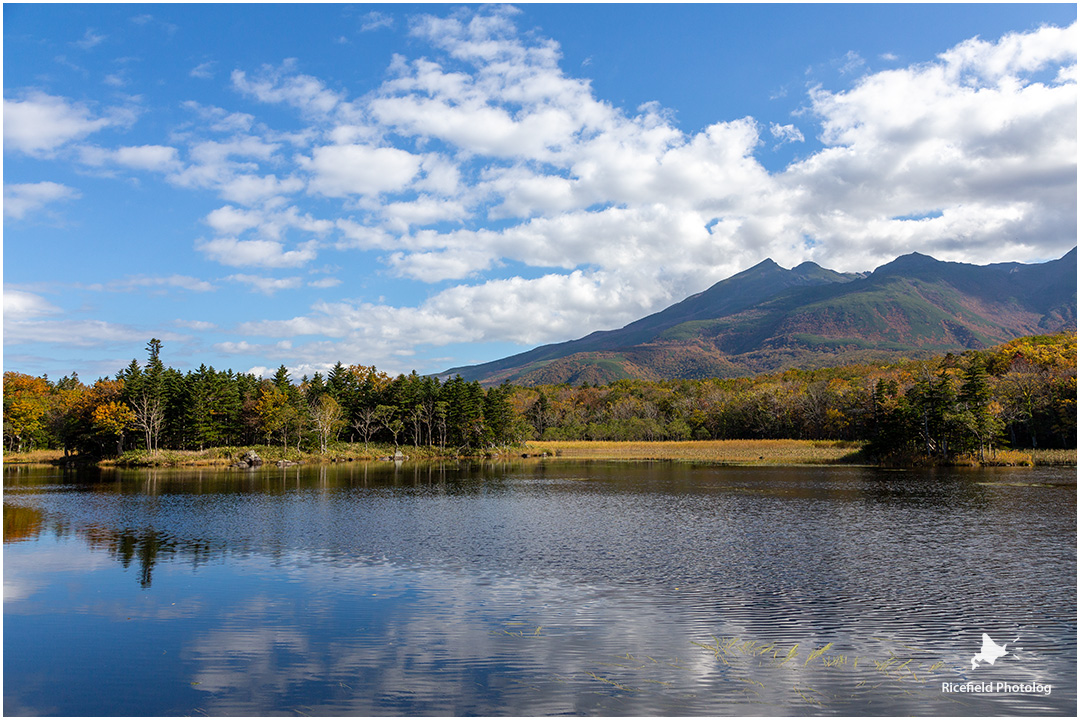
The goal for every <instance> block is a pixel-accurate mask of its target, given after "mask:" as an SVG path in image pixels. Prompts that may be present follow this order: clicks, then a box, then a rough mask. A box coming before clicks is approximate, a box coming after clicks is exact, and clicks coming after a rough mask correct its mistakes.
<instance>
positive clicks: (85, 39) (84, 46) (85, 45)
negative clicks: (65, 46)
mask: <svg viewBox="0 0 1080 720" xmlns="http://www.w3.org/2000/svg"><path fill="white" fill-rule="evenodd" d="M106 37H107V36H105V35H99V34H98V33H96V32H94V29H93V28H87V29H86V32H85V33H83V36H82V39H81V40H76V41H75V42H74V43H72V44H73V45H75V47H77V48H79V49H81V50H89V49H91V48H94V47H97V46H98V45H100V44H101V43H103V42H105V38H106Z"/></svg>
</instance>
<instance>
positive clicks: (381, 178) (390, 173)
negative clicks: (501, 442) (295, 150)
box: [301, 145, 423, 197]
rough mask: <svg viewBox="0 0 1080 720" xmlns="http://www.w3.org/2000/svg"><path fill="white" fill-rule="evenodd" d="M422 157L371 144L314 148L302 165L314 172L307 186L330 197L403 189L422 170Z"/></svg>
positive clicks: (374, 193)
mask: <svg viewBox="0 0 1080 720" xmlns="http://www.w3.org/2000/svg"><path fill="white" fill-rule="evenodd" d="M422 162H423V159H422V158H421V157H419V156H417V155H414V154H412V153H410V152H408V151H406V150H399V149H398V148H393V147H372V146H369V145H330V146H324V147H319V148H315V150H314V151H313V153H312V156H311V158H310V159H309V158H303V159H302V160H301V167H302V168H304V169H305V170H307V171H308V172H309V173H310V174H311V180H310V181H309V183H308V187H309V188H310V189H311V191H312V192H316V193H318V194H320V195H326V196H328V197H347V196H350V195H379V194H381V193H385V192H392V191H397V190H403V189H405V187H407V186H408V184H409V182H410V181H411V180H412V179H413V178H414V177H416V174H417V173H418V172H420V166H421V163H422Z"/></svg>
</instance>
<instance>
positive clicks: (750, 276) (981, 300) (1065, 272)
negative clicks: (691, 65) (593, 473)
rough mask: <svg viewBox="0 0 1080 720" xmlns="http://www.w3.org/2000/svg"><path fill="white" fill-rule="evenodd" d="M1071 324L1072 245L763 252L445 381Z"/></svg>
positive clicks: (805, 356)
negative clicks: (634, 314) (1026, 252)
mask: <svg viewBox="0 0 1080 720" xmlns="http://www.w3.org/2000/svg"><path fill="white" fill-rule="evenodd" d="M1075 327H1076V250H1075V249H1074V250H1072V251H1071V252H1070V253H1068V254H1067V255H1065V256H1064V257H1063V258H1061V259H1059V260H1055V261H1052V262H1048V263H1043V264H1037V265H1022V264H1020V263H1000V264H996V265H986V266H977V265H968V264H964V263H950V262H940V261H938V260H935V259H933V258H931V257H927V256H925V255H920V254H918V253H913V254H911V255H905V256H903V257H901V258H898V259H897V260H895V261H893V262H891V263H889V264H887V265H884V266H882V267H880V268H878V269H877V270H875V271H874V272H873V273H869V274H862V275H859V274H841V273H836V272H833V271H831V270H826V269H824V268H821V267H819V266H817V265H814V264H813V263H804V264H802V265H800V266H798V267H797V268H794V269H792V270H785V269H783V268H781V267H780V266H779V265H777V264H776V263H774V262H772V261H771V260H766V261H764V262H762V263H760V264H758V265H756V266H754V267H753V268H750V269H749V270H746V271H744V272H742V273H739V274H738V275H734V276H732V277H731V278H728V279H727V280H723V281H721V282H719V283H717V284H716V285H714V286H713V287H711V288H709V289H708V290H706V291H705V292H702V293H698V294H697V295H693V296H691V297H689V298H687V299H686V300H683V301H682V302H680V303H676V304H675V305H672V306H671V307H669V308H667V309H666V310H663V311H661V312H659V313H656V314H654V315H650V316H648V317H646V318H643V319H641V320H638V321H636V322H633V323H631V324H629V325H627V326H626V327H624V328H622V329H619V330H610V331H602V332H595V333H592V334H591V335H588V336H586V337H584V338H581V339H579V340H573V341H569V342H564V343H558V344H553V345H544V346H542V347H538V348H535V349H534V350H530V351H528V352H525V353H520V354H518V355H514V356H511V357H508V358H504V359H502V360H496V361H493V362H490V363H484V364H482V365H475V366H471V367H462V368H454V369H452V370H449V371H447V372H446V373H443V374H442V375H441V377H452V376H454V375H461V376H462V377H463V378H465V379H467V380H479V381H480V382H481V383H482V384H484V385H493V384H498V383H501V382H506V381H509V382H512V383H515V384H522V385H536V384H545V383H559V382H567V383H571V384H579V383H581V382H585V381H587V382H590V383H596V382H601V383H608V382H613V381H616V380H619V379H623V378H639V379H645V380H661V379H673V378H705V377H746V376H749V375H754V374H757V373H763V372H776V371H780V370H784V369H787V368H818V367H827V366H830V365H836V364H840V363H844V362H853V361H854V362H897V361H900V360H903V359H916V358H928V357H931V356H933V355H934V354H942V353H947V352H962V351H964V350H969V349H978V348H986V347H990V346H992V345H994V344H997V343H1002V342H1007V341H1009V340H1011V339H1013V338H1016V337H1021V336H1024V335H1030V334H1034V333H1053V332H1058V331H1061V330H1068V329H1070V328H1075Z"/></svg>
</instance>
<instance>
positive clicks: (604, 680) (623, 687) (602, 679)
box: [584, 670, 637, 692]
mask: <svg viewBox="0 0 1080 720" xmlns="http://www.w3.org/2000/svg"><path fill="white" fill-rule="evenodd" d="M584 672H585V674H586V675H589V676H591V677H592V678H593V679H594V680H599V681H600V682H602V683H607V684H608V685H613V686H615V687H617V688H618V689H620V690H625V691H626V692H637V690H636V689H634V688H632V687H627V686H626V685H623V684H622V683H619V682H616V681H614V680H612V679H610V678H606V677H601V676H599V675H597V674H596V673H594V672H589V671H588V670H585V671H584Z"/></svg>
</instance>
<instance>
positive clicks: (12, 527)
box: [4, 503, 42, 543]
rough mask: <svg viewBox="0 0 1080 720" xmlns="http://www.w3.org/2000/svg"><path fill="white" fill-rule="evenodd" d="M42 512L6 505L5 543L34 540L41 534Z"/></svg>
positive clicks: (30, 508)
mask: <svg viewBox="0 0 1080 720" xmlns="http://www.w3.org/2000/svg"><path fill="white" fill-rule="evenodd" d="M41 520H42V516H41V511H39V510H37V509H36V508H32V507H15V506H13V505H8V504H7V503H4V542H6V543H8V542H19V541H20V540H32V539H33V538H36V537H37V536H38V534H39V533H40V532H41Z"/></svg>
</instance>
